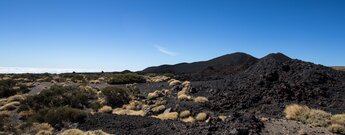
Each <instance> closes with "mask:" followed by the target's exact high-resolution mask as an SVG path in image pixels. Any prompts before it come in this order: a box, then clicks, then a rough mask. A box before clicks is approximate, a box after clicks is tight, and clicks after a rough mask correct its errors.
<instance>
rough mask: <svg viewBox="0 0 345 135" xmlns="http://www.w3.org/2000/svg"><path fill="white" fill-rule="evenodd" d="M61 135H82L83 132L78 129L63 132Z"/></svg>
mask: <svg viewBox="0 0 345 135" xmlns="http://www.w3.org/2000/svg"><path fill="white" fill-rule="evenodd" d="M61 135H84V132H83V131H81V130H79V129H68V130H65V131H63V132H62V133H61Z"/></svg>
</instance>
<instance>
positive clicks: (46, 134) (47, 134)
mask: <svg viewBox="0 0 345 135" xmlns="http://www.w3.org/2000/svg"><path fill="white" fill-rule="evenodd" d="M36 135H53V132H52V131H45V130H42V131H39V132H38V133H36Z"/></svg>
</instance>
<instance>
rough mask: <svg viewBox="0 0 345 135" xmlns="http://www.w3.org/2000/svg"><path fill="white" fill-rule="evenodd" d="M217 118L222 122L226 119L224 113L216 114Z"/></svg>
mask: <svg viewBox="0 0 345 135" xmlns="http://www.w3.org/2000/svg"><path fill="white" fill-rule="evenodd" d="M218 118H219V119H220V120H222V121H223V122H224V121H225V120H226V118H227V117H226V116H224V115H220V116H218Z"/></svg>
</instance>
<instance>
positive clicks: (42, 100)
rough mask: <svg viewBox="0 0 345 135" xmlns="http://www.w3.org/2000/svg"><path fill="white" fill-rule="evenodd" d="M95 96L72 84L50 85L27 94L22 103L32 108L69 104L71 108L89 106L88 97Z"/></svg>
mask: <svg viewBox="0 0 345 135" xmlns="http://www.w3.org/2000/svg"><path fill="white" fill-rule="evenodd" d="M92 98H96V97H95V95H94V94H92V93H88V92H87V91H84V90H82V89H80V88H79V87H74V86H66V87H63V86H57V85H56V86H52V87H51V88H50V89H48V90H44V91H42V92H41V93H40V94H38V95H35V96H29V97H28V98H27V99H26V100H24V101H23V102H22V103H23V105H27V106H29V107H30V108H32V109H34V110H39V109H41V108H53V107H61V106H69V107H72V108H84V107H85V106H86V107H89V106H90V103H89V99H92Z"/></svg>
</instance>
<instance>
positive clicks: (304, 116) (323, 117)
mask: <svg viewBox="0 0 345 135" xmlns="http://www.w3.org/2000/svg"><path fill="white" fill-rule="evenodd" d="M284 112H285V115H286V116H285V117H286V118H287V119H290V120H297V121H300V122H302V123H305V124H310V125H313V126H322V127H326V126H328V125H329V124H330V120H331V116H332V115H331V114H330V113H327V112H325V111H322V110H316V109H310V108H308V107H307V106H301V105H297V104H293V105H289V106H287V107H286V108H285V110H284Z"/></svg>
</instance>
